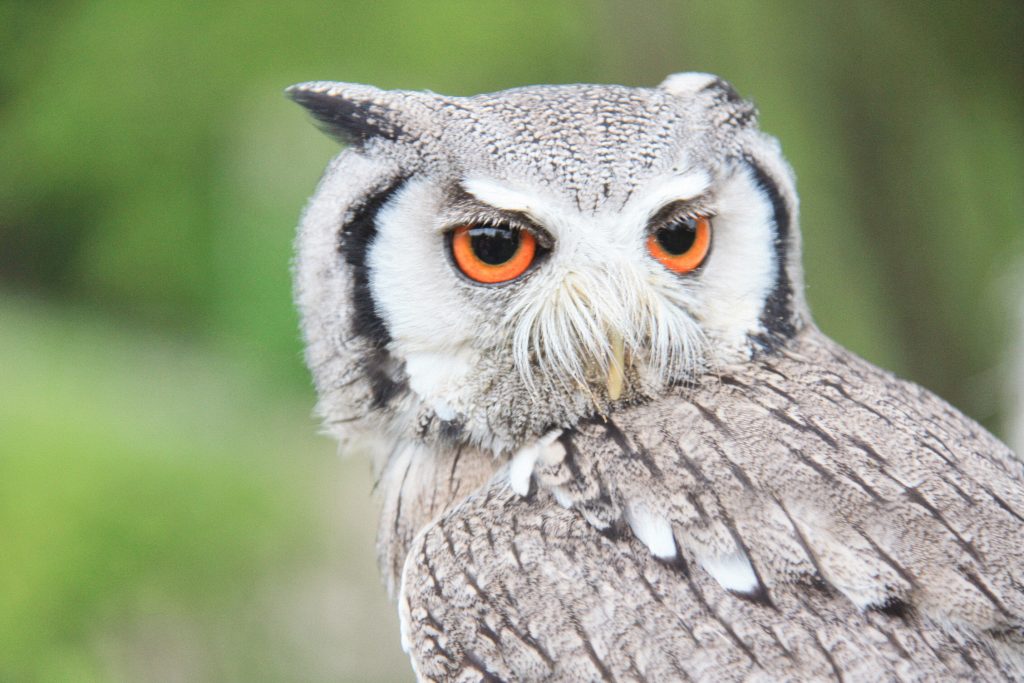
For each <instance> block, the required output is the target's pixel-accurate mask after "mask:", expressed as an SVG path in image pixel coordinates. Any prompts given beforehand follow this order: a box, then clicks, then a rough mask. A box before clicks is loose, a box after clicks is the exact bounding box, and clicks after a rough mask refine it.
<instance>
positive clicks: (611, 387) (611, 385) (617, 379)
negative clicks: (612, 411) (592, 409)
mask: <svg viewBox="0 0 1024 683" xmlns="http://www.w3.org/2000/svg"><path fill="white" fill-rule="evenodd" d="M608 341H609V342H610V343H611V346H612V358H611V363H610V364H609V365H608V398H610V399H611V400H613V401H617V400H618V399H619V397H620V396H622V381H623V379H624V374H625V366H626V362H625V361H626V359H625V356H626V352H625V348H624V345H623V343H622V335H621V334H619V333H618V332H611V333H610V334H609V335H608Z"/></svg>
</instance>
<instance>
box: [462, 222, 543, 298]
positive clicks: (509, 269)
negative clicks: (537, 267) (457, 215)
mask: <svg viewBox="0 0 1024 683" xmlns="http://www.w3.org/2000/svg"><path fill="white" fill-rule="evenodd" d="M449 236H450V240H451V251H452V258H453V260H454V261H455V265H456V266H458V268H459V270H460V271H462V274H463V275H465V276H466V277H468V278H469V279H471V280H475V281H476V282H481V283H484V284H497V283H499V282H508V281H509V280H514V279H516V278H517V277H519V276H520V275H522V274H523V273H525V272H526V270H527V268H529V267H530V264H531V263H533V260H534V257H535V256H536V255H537V240H536V238H534V236H533V235H531V234H530V233H529V232H528V231H526V230H518V229H516V228H508V227H504V226H495V225H462V226H459V227H457V228H455V230H453V231H452V232H451V233H449Z"/></svg>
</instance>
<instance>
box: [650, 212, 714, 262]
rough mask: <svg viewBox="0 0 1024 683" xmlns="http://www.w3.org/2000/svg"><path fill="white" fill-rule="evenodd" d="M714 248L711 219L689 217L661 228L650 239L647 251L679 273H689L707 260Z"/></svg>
mask: <svg viewBox="0 0 1024 683" xmlns="http://www.w3.org/2000/svg"><path fill="white" fill-rule="evenodd" d="M710 247H711V220H710V219H709V218H707V217H706V216H686V217H684V218H680V219H679V220H676V221H673V222H672V223H670V224H668V225H666V226H664V227H662V228H659V229H658V230H657V231H656V232H655V233H654V234H653V235H651V236H650V237H648V238H647V251H649V252H650V253H651V256H653V257H654V258H656V259H658V261H660V262H661V265H663V266H665V267H666V268H668V269H669V270H671V271H673V272H676V273H689V272H691V271H693V270H696V268H697V267H698V266H700V264H702V263H704V258H705V257H706V256H707V255H708V250H709V249H710Z"/></svg>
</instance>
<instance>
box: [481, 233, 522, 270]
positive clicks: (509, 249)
mask: <svg viewBox="0 0 1024 683" xmlns="http://www.w3.org/2000/svg"><path fill="white" fill-rule="evenodd" d="M469 243H470V244H471V245H472V247H473V253H474V254H476V257H477V258H478V259H480V260H481V261H483V262H484V263H487V264H489V265H492V266H500V265H501V264H502V263H505V262H506V261H508V260H509V259H510V258H512V257H513V256H515V254H516V252H517V251H518V250H519V231H518V230H510V229H508V228H493V227H490V226H485V225H481V226H477V227H475V228H470V230H469Z"/></svg>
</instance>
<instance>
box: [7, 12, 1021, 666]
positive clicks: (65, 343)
mask: <svg viewBox="0 0 1024 683" xmlns="http://www.w3.org/2000/svg"><path fill="white" fill-rule="evenodd" d="M1022 7H1024V6H1022V4H1021V3H1020V2H1019V1H1017V0H1005V1H1003V2H987V3H962V2H951V1H946V0H942V1H937V2H934V1H933V2H914V3H890V2H884V1H883V0H866V1H864V2H860V3H829V2H826V3H821V2H813V1H805V2H797V1H792V2H778V3H763V2H757V1H756V0H745V1H742V2H721V3H707V4H704V3H701V4H697V3H688V2H684V3H679V2H646V3H627V2H523V1H520V2H480V1H477V2H468V1H467V2H423V1H422V0H420V1H418V2H414V1H409V2H366V3H355V2H335V3H329V4H327V3H316V2H309V1H306V0H302V1H298V0H295V1H293V2H290V3H281V4H267V5H262V4H259V3H251V2H239V1H237V0H217V1H209V2H203V3H198V2H180V3H164V2H156V1H155V0H145V1H142V0H131V1H128V0H89V1H77V2H76V1H71V0H36V1H34V2H25V1H18V0H0V681H136V680H138V681H142V680H145V681H257V680H258V681H263V680H266V681H330V680H409V679H410V678H411V676H410V674H409V672H408V667H407V664H406V661H405V658H404V655H402V653H401V651H400V649H399V647H398V635H397V626H396V624H395V619H394V617H393V616H392V613H393V609H392V607H391V606H390V605H388V603H387V602H386V599H385V597H384V591H383V588H382V587H381V586H380V584H379V582H378V580H377V577H376V570H375V565H374V557H373V554H374V551H373V540H372V539H373V532H374V525H375V510H374V504H373V500H372V498H371V495H370V487H371V481H370V476H369V465H368V462H367V461H366V459H365V458H361V457H358V454H356V455H355V457H352V458H344V459H342V458H338V457H337V456H336V449H335V447H334V445H333V444H332V443H331V442H329V441H328V440H326V439H324V438H322V437H318V436H317V434H316V432H317V425H316V423H315V421H314V420H313V419H312V417H311V409H312V405H313V401H314V397H313V394H312V391H311V389H310V387H309V382H308V378H307V375H306V372H305V370H304V369H303V367H302V363H301V348H300V343H299V339H298V333H297V331H296V319H295V314H294V312H293V309H292V305H291V299H290V291H289V288H290V285H289V259H290V255H291V240H292V236H293V226H294V225H295V222H296V220H297V218H298V215H299V212H300V210H301V208H302V205H303V202H304V201H305V198H306V197H307V196H308V195H309V194H310V193H311V192H312V190H313V187H314V185H315V183H316V181H317V178H318V176H319V174H320V172H321V170H322V168H323V166H324V164H325V163H326V161H327V160H328V159H329V157H330V156H331V155H332V154H333V153H334V152H335V151H336V147H335V145H334V144H333V143H332V142H330V141H329V140H327V139H326V138H324V137H322V136H321V135H320V134H319V133H318V132H317V131H316V130H315V128H314V127H313V126H312V125H310V124H309V121H308V120H307V118H306V116H305V115H304V113H303V112H302V111H300V110H299V108H297V107H295V106H294V105H292V104H290V103H289V102H288V101H286V100H285V99H284V97H283V96H282V93H281V91H282V89H283V88H284V87H285V86H286V85H288V84H290V83H293V82H297V81H304V80H312V79H337V80H350V81H359V82H367V83H373V84H376V85H379V86H383V87H401V88H429V89H432V90H436V91H439V92H445V93H451V94H472V93H476V92H481V91H489V90H496V89H501V88H505V87H511V86H516V85H524V84H529V83H538V82H579V81H593V82H621V83H626V84H636V85H654V84H656V83H658V82H659V81H660V80H661V79H662V78H663V77H664V76H665V75H666V74H668V73H670V72H673V71H681V70H700V71H712V72H716V73H719V74H721V75H723V76H724V77H726V78H728V79H730V80H731V81H732V82H733V83H734V84H735V85H736V87H737V88H738V90H739V91H740V92H741V93H743V94H744V95H746V96H748V97H751V98H753V99H754V100H755V101H756V102H757V104H758V105H759V107H760V109H761V112H762V127H763V128H764V129H766V130H768V131H769V132H772V133H773V134H775V135H777V136H778V137H779V138H780V139H781V141H782V144H783V148H784V149H785V150H786V152H787V155H788V157H789V159H790V160H791V162H792V163H793V166H794V167H795V169H796V172H797V176H798V178H799V183H800V190H801V196H802V198H803V207H802V211H803V218H802V223H803V230H804V241H805V248H806V259H805V260H806V264H807V282H808V287H809V296H810V299H811V303H812V306H813V308H814V311H815V314H816V317H817V320H818V322H819V324H820V325H821V327H822V328H824V329H825V331H826V332H828V333H829V334H831V335H833V336H834V337H836V338H837V339H839V340H840V341H841V342H843V343H845V344H847V345H848V346H850V347H852V348H853V349H854V350H856V351H858V352H859V353H861V354H862V355H864V356H866V357H867V358H869V359H870V360H873V361H875V362H877V363H879V364H881V365H884V366H886V367H889V368H892V369H895V370H897V371H898V372H900V373H901V374H903V375H906V376H909V377H911V378H913V379H915V380H917V381H919V382H921V383H923V384H925V385H926V386H928V387H930V388H932V389H934V390H936V391H938V392H939V393H940V394H942V395H943V396H945V397H946V398H948V399H949V400H951V401H952V402H953V403H954V404H956V405H958V406H959V407H960V408H962V409H963V410H965V411H966V412H967V413H968V414H970V415H972V416H973V417H975V418H977V419H979V420H981V421H982V422H983V423H984V424H985V425H986V426H988V427H989V428H991V429H993V430H995V431H996V433H999V434H1003V435H1006V434H1008V433H1009V431H1008V430H1009V429H1010V427H1011V410H1012V406H1013V405H1014V404H1013V401H1012V398H1011V397H1012V395H1013V392H1014V390H1015V387H1014V382H1012V381H1011V380H1010V377H1012V376H1013V375H1012V368H1013V363H1014V362H1016V361H1015V359H1020V358H1021V357H1024V352H1022V351H1021V345H1020V339H1019V338H1018V337H1016V336H1015V334H1014V330H1015V325H1016V324H1017V323H1016V322H1015V321H1016V320H1018V318H1017V317H1016V316H1018V314H1019V313H1020V309H1021V308H1022V307H1021V304H1020V301H1021V294H1022V292H1024V288H1022V287H1021V279H1020V278H1019V276H1017V275H1015V273H1017V272H1018V271H1019V266H1020V264H1021V261H1022V259H1024V230H1022V229H1021V225H1020V220H1019V217H1020V216H1022V215H1024V205H1022V204H1024V124H1022V122H1024V47H1022V45H1024V41H1022V40H1021V36H1022V35H1024V9H1022Z"/></svg>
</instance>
